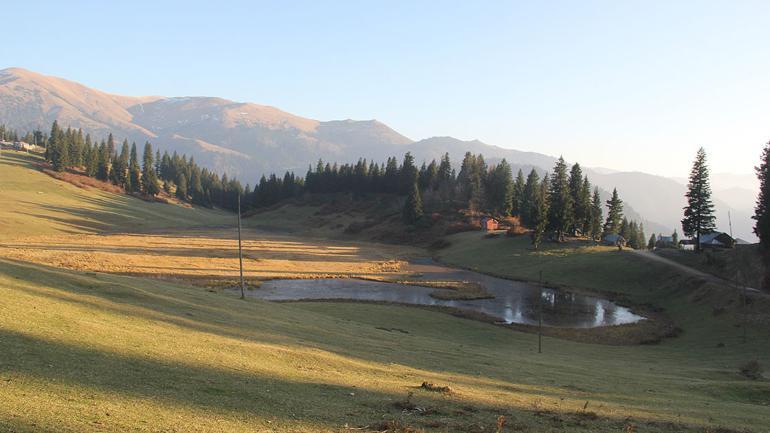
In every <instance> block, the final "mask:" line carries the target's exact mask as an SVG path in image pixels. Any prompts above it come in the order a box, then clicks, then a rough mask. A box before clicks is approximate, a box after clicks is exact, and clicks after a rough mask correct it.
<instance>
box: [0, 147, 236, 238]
mask: <svg viewBox="0 0 770 433" xmlns="http://www.w3.org/2000/svg"><path fill="white" fill-rule="evenodd" d="M40 162H42V159H41V158H38V157H35V156H32V155H28V154H26V153H22V152H16V151H7V150H6V151H2V152H0V240H5V239H13V238H18V237H24V236H31V235H51V234H81V233H95V232H104V231H129V230H159V229H165V228H174V227H196V226H222V225H232V224H233V215H232V214H229V213H226V212H221V211H215V210H210V209H204V208H198V207H194V208H187V207H182V206H174V205H167V204H163V203H152V202H147V201H143V200H140V199H137V198H135V197H131V196H128V195H125V194H112V193H108V192H104V191H100V190H97V189H85V188H78V187H76V186H74V185H71V184H69V183H67V182H63V181H60V180H55V179H53V178H51V177H50V176H48V175H46V174H44V173H42V172H41V171H40V170H39V169H38V168H37V166H36V164H38V163H40Z"/></svg>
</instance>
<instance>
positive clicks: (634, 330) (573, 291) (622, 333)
mask: <svg viewBox="0 0 770 433" xmlns="http://www.w3.org/2000/svg"><path fill="white" fill-rule="evenodd" d="M466 273H470V275H472V276H478V278H481V279H489V280H490V281H492V282H493V283H498V284H499V282H498V281H496V280H502V281H505V282H506V283H519V284H524V285H526V286H527V289H528V290H530V291H532V289H533V288H537V287H544V288H546V289H547V290H548V291H550V292H551V293H553V294H552V295H551V298H548V297H546V298H545V299H551V302H553V299H554V298H555V297H557V296H558V297H562V298H563V297H565V296H566V297H567V298H568V299H569V297H570V296H571V297H572V301H573V302H574V301H575V299H576V297H575V295H580V296H581V297H582V296H584V297H586V298H595V299H593V300H592V302H593V301H595V302H597V303H602V304H603V305H606V304H605V303H611V304H612V305H611V308H622V309H624V310H627V311H628V312H630V313H631V314H633V315H634V316H636V317H637V318H638V320H636V321H635V322H632V323H612V324H607V325H603V324H600V325H596V326H590V325H589V326H582V327H581V326H569V325H567V326H564V325H562V326H559V325H556V326H543V328H542V333H543V335H546V336H551V337H556V338H563V339H568V340H575V341H580V342H587V343H596V344H608V345H629V344H657V343H659V342H660V341H662V339H664V338H667V337H672V336H675V335H677V334H678V332H679V330H678V328H676V327H675V326H674V324H673V322H672V321H671V320H670V319H669V318H668V317H667V316H666V315H665V314H663V313H662V312H661V311H659V310H657V309H655V308H653V307H652V306H647V305H635V304H633V303H629V302H627V300H625V299H623V300H620V299H617V298H618V296H612V295H613V294H610V293H607V294H606V295H609V296H604V297H603V298H600V297H597V296H596V295H597V294H598V293H601V292H600V291H596V290H590V289H584V288H573V287H566V286H563V285H554V284H547V283H546V284H543V285H542V286H540V285H539V284H537V283H533V282H531V281H525V280H517V279H511V278H506V277H503V276H498V275H490V274H487V273H481V272H478V271H476V270H473V269H468V268H463V267H459V266H452V265H448V264H446V263H443V262H440V261H437V260H435V258H428V257H424V256H423V257H421V258H414V257H413V258H412V260H410V261H409V264H408V265H406V266H405V267H404V269H402V273H401V274H400V275H392V276H390V275H389V276H384V277H383V278H370V277H368V276H364V277H362V278H359V277H356V276H355V275H344V276H339V277H332V278H329V276H327V277H326V279H328V280H332V281H333V282H334V283H336V282H337V280H339V281H342V280H358V281H373V282H375V283H385V284H397V285H398V284H400V282H399V280H409V284H410V285H414V286H415V287H420V288H422V289H426V288H427V289H431V290H435V287H431V286H430V285H429V284H426V286H421V285H420V284H419V283H420V279H421V278H424V279H425V281H426V282H435V281H436V280H441V281H468V279H465V278H458V277H465V276H467V275H468V274H466ZM426 274H427V275H426ZM276 280H279V281H276ZM280 280H285V281H297V280H300V281H301V280H306V281H314V284H315V285H317V286H318V285H321V286H322V287H324V289H325V290H327V292H325V293H324V294H322V295H318V294H317V293H315V294H314V295H315V296H302V293H301V291H300V292H298V293H297V296H299V297H297V298H296V299H269V297H266V298H261V297H260V296H259V295H257V293H256V292H259V291H261V290H263V289H261V288H256V289H252V288H249V293H251V296H249V297H251V298H258V299H260V298H261V299H265V300H269V301H271V302H281V303H302V302H327V303H363V304H374V305H395V306H407V307H413V308H414V307H416V308H421V309H424V310H428V311H438V312H442V313H445V314H449V315H452V316H455V317H461V318H465V319H471V320H476V321H480V322H484V323H489V324H493V325H496V326H501V327H505V328H509V329H512V330H516V331H520V332H528V333H537V332H538V326H537V325H536V324H533V323H532V320H531V318H532V312H531V310H530V311H528V315H529V320H528V322H529V323H510V321H509V322H506V321H505V320H501V317H500V316H499V315H494V314H486V313H485V312H484V311H479V308H475V309H470V308H468V307H467V305H466V306H465V308H463V307H461V306H454V305H452V306H450V305H433V303H431V304H424V303H420V302H401V301H399V300H397V299H396V300H390V299H385V300H383V299H356V298H353V297H351V296H342V297H334V296H335V293H334V292H335V290H334V288H333V287H332V288H328V289H326V287H325V286H323V283H322V282H320V281H319V279H317V278H309V279H308V278H296V279H295V278H288V279H287V278H277V279H266V280H264V281H261V284H260V285H261V286H262V285H269V286H270V285H271V282H274V283H275V284H278V285H280V284H281V283H283V281H280ZM470 281H473V282H479V281H476V280H474V279H473V278H471V279H470ZM481 284H482V285H483V283H481ZM311 289H312V287H311ZM346 289H348V288H347V287H346ZM366 289H367V287H363V290H366ZM267 290H270V291H271V292H272V294H275V293H279V291H280V290H281V289H280V287H275V286H273V287H268V288H267ZM507 290H510V291H512V292H515V291H517V290H521V287H516V286H515V285H514V286H511V288H510V289H507ZM498 291H499V287H498ZM295 292H296V290H295ZM602 294H603V295H605V294H604V293H602ZM268 296H269V295H268ZM319 296H320V297H319ZM353 296H355V295H353ZM583 302H586V301H583ZM506 307H507V305H506ZM482 310H483V309H482ZM578 313H580V314H584V315H585V313H586V312H585V311H578ZM602 313H603V309H602ZM610 313H612V311H610ZM639 316H641V317H639ZM535 323H536V322H535Z"/></svg>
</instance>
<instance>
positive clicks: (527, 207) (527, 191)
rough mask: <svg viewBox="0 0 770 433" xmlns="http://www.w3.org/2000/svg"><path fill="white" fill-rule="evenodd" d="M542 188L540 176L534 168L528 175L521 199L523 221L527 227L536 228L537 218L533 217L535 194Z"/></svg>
mask: <svg viewBox="0 0 770 433" xmlns="http://www.w3.org/2000/svg"><path fill="white" fill-rule="evenodd" d="M539 188H540V176H539V175H538V174H537V171H535V169H534V168H533V169H532V170H531V171H530V172H529V175H528V176H527V183H526V184H524V194H523V196H522V199H521V211H520V213H521V223H522V224H524V226H525V227H529V228H534V227H535V219H534V217H533V215H534V214H533V208H534V206H535V196H536V195H537V193H538V191H539Z"/></svg>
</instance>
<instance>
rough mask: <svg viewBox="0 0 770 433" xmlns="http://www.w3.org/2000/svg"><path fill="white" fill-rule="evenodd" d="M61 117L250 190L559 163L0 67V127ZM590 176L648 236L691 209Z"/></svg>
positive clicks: (631, 180)
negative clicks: (408, 158) (478, 163)
mask: <svg viewBox="0 0 770 433" xmlns="http://www.w3.org/2000/svg"><path fill="white" fill-rule="evenodd" d="M54 120H58V121H59V123H60V124H61V125H63V126H71V127H74V128H83V129H84V130H85V131H87V132H90V133H91V134H92V135H94V136H96V137H104V136H106V134H108V133H109V132H112V133H113V134H115V135H116V137H117V138H119V139H121V140H122V139H123V138H124V137H125V138H128V139H129V141H136V142H138V143H142V142H144V141H146V140H149V141H151V142H153V144H156V145H158V146H160V147H161V148H163V149H166V150H169V151H178V152H182V153H186V154H188V155H191V156H193V157H194V158H195V160H196V161H197V162H198V163H200V164H201V165H203V166H206V167H208V168H210V169H212V170H215V171H217V172H223V173H224V172H226V173H228V174H230V175H234V176H237V177H238V178H239V179H242V180H243V181H244V182H248V183H251V184H254V183H255V182H256V181H257V180H258V178H259V176H261V175H262V174H264V173H269V172H283V171H285V170H292V171H295V172H297V173H298V174H304V172H305V170H307V167H308V166H309V165H311V164H314V163H315V162H316V161H317V160H318V159H319V158H320V159H324V160H326V161H337V162H353V161H355V160H357V159H358V158H360V157H363V158H367V159H370V160H374V161H384V160H385V158H387V157H389V156H399V157H400V156H401V155H403V154H404V153H405V152H407V151H409V152H412V154H413V155H414V156H415V158H416V160H417V161H418V162H421V161H423V160H428V161H429V160H431V159H434V158H436V159H438V158H440V157H441V155H443V154H444V153H445V152H448V153H449V154H450V157H451V158H452V160H453V161H454V162H455V163H459V161H460V160H461V159H462V156H463V155H464V153H465V152H467V151H470V152H473V153H481V154H483V155H484V157H485V158H487V160H488V161H489V162H496V161H499V160H500V159H502V158H505V159H506V160H508V161H509V162H510V163H511V164H512V165H513V166H514V169H517V168H522V169H523V170H525V172H526V171H529V170H530V169H531V168H533V167H534V168H537V169H539V170H540V171H550V170H551V168H552V167H553V165H554V163H555V161H556V158H555V157H553V156H549V155H544V154H541V153H537V152H525V151H519V150H513V149H506V148H502V147H498V146H493V145H489V144H486V143H483V142H481V141H478V140H471V141H463V140H458V139H456V138H452V137H431V138H427V139H423V140H419V141H414V140H412V139H410V138H408V137H405V136H404V135H402V134H400V133H398V132H397V131H395V130H393V129H392V128H390V127H388V126H387V125H385V124H384V123H381V122H379V121H377V120H367V121H355V120H333V121H319V120H314V119H308V118H304V117H300V116H297V115H294V114H291V113H287V112H285V111H282V110H280V109H278V108H275V107H271V106H267V105H259V104H253V103H241V102H234V101H229V100H226V99H222V98H216V97H162V96H145V97H133V96H121V95H112V94H109V93H106V92H102V91H99V90H95V89H91V88H89V87H87V86H84V85H82V84H79V83H76V82H73V81H68V80H65V79H62V78H57V77H50V76H46V75H42V74H39V73H35V72H31V71H28V70H25V69H21V68H9V69H4V70H0V123H4V124H6V125H8V126H10V127H13V128H16V129H19V130H20V131H26V130H31V129H34V128H47V127H48V126H49V125H50V124H51V123H52V122H53V121H54ZM584 172H585V173H586V174H587V175H588V176H589V177H590V178H591V181H592V182H593V183H594V184H596V185H598V186H599V187H600V188H602V189H603V190H604V193H605V194H606V192H607V191H611V190H612V188H613V187H617V188H618V190H619V191H620V193H621V197H622V198H623V199H624V200H625V202H626V204H627V205H628V206H627V207H628V209H627V210H628V214H629V216H630V217H633V218H638V219H643V220H645V225H646V226H647V227H646V229H647V232H648V234H649V233H650V232H652V231H655V232H661V231H663V232H671V231H673V229H674V228H675V227H679V219H680V218H681V211H682V206H684V196H683V194H684V187H683V186H682V185H681V183H677V182H676V181H673V180H671V179H667V178H664V177H661V176H653V175H649V174H645V173H629V172H616V171H613V170H612V169H605V168H602V169H598V170H591V169H587V168H586V169H584ZM716 189H717V188H715V190H716ZM742 197H743V196H742ZM741 203H743V204H742V207H741V208H740V209H739V208H733V207H731V206H728V205H726V204H725V203H724V202H721V201H719V200H717V203H716V204H717V208H718V214H719V221H718V223H719V225H720V228H721V229H723V230H727V227H726V226H727V221H726V217H725V216H724V215H723V214H726V212H727V211H726V209H730V210H731V216H732V218H733V228H734V231H735V233H736V236H740V237H742V238H744V239H750V240H754V239H756V238H755V237H754V236H753V234H752V233H751V220H750V218H749V217H748V215H750V214H751V212H750V211H751V210H750V209H745V203H746V199H745V198H744V199H742V200H741ZM732 204H733V205H736V203H732ZM637 212H638V213H637ZM642 216H643V217H644V218H642Z"/></svg>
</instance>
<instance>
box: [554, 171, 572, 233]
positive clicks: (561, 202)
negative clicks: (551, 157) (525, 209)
mask: <svg viewBox="0 0 770 433" xmlns="http://www.w3.org/2000/svg"><path fill="white" fill-rule="evenodd" d="M572 206H573V205H572V196H571V195H570V191H569V182H568V177H567V164H566V163H565V162H564V158H562V157H559V160H558V161H557V162H556V165H555V166H554V168H553V176H552V177H551V185H550V190H549V192H548V228H549V229H550V230H553V231H555V232H556V238H557V239H558V240H559V241H560V242H561V241H563V240H564V234H565V233H567V232H568V231H569V230H570V228H571V227H572V226H573V221H574V218H573V214H572Z"/></svg>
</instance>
